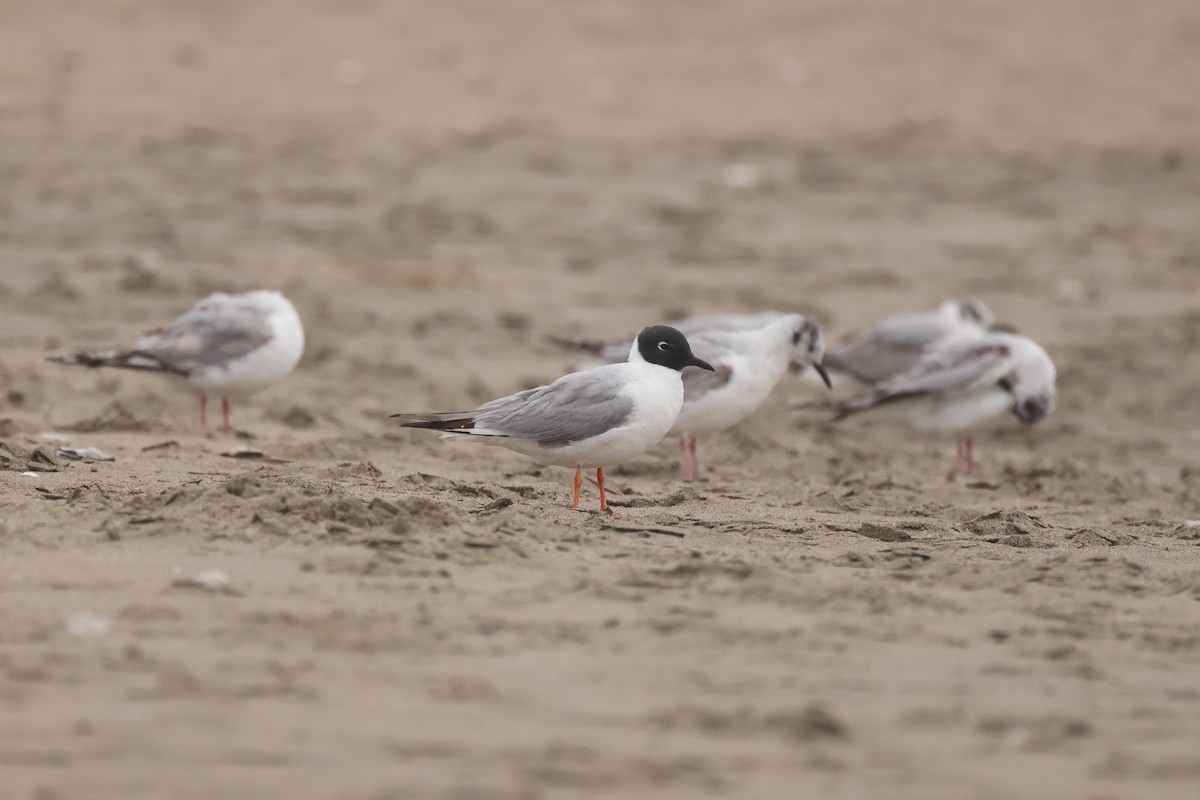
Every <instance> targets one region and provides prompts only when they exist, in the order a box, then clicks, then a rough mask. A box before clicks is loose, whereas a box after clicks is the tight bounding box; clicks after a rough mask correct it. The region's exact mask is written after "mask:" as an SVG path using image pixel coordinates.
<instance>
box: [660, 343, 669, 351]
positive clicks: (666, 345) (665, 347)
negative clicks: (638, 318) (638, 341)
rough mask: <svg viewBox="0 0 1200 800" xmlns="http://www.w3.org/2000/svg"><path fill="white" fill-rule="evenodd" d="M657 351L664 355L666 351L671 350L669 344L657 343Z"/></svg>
mask: <svg viewBox="0 0 1200 800" xmlns="http://www.w3.org/2000/svg"><path fill="white" fill-rule="evenodd" d="M658 349H659V350H662V351H663V352H664V353H665V352H667V351H668V350H670V349H671V345H670V343H669V342H659V343H658Z"/></svg>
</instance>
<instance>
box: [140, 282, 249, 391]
mask: <svg viewBox="0 0 1200 800" xmlns="http://www.w3.org/2000/svg"><path fill="white" fill-rule="evenodd" d="M270 340H271V328H270V324H269V322H268V318H267V315H266V314H264V313H263V312H262V311H261V310H260V309H257V308H255V307H253V306H251V305H248V304H246V303H242V302H239V300H238V298H236V297H232V296H230V295H226V294H219V293H218V294H214V295H212V296H211V297H208V298H205V299H204V300H201V301H200V302H199V303H197V304H196V306H195V307H194V308H193V309H192V310H191V311H188V312H187V313H186V314H184V315H182V316H181V317H179V318H178V319H176V320H175V321H174V322H172V323H171V324H169V325H166V326H164V327H162V328H159V329H157V330H153V331H150V332H148V333H146V334H144V335H143V336H142V337H141V338H139V339H138V341H137V343H136V344H135V345H134V352H135V353H138V354H141V355H146V356H149V357H151V358H154V359H157V360H158V361H160V362H162V363H163V364H164V365H165V366H166V367H168V368H169V369H172V370H175V371H177V372H182V373H184V374H187V373H190V372H192V371H193V370H196V369H199V368H202V367H210V366H218V365H221V364H225V363H228V362H230V361H233V360H235V359H238V358H241V357H242V356H245V355H247V354H249V353H251V352H253V351H254V350H257V349H258V348H260V347H262V346H263V345H265V344H266V343H267V342H269V341H270Z"/></svg>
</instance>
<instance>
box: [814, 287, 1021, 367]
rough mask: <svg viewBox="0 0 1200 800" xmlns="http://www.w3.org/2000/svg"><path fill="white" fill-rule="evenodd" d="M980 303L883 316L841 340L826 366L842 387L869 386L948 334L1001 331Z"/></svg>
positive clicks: (972, 301) (913, 362)
mask: <svg viewBox="0 0 1200 800" xmlns="http://www.w3.org/2000/svg"><path fill="white" fill-rule="evenodd" d="M1006 328H1007V326H1003V325H1001V324H998V323H997V322H996V315H995V314H993V313H992V310H991V309H990V308H988V306H987V304H985V303H984V302H983V301H982V300H977V299H975V298H967V299H963V300H947V301H946V302H944V303H942V304H941V306H939V307H938V310H937V311H931V312H926V313H920V314H900V315H898V316H894V317H888V318H887V319H884V320H882V321H881V322H878V323H876V324H875V325H872V326H871V327H870V328H867V329H865V330H862V331H858V332H857V333H852V334H850V335H848V336H845V337H843V338H841V339H839V340H838V341H836V342H834V343H833V344H831V345H830V346H829V348H828V349H827V350H826V352H825V367H826V368H827V369H828V370H829V372H830V374H831V375H832V376H833V378H834V380H835V381H836V382H837V383H839V384H843V383H846V382H851V383H852V384H854V385H860V386H874V385H875V384H877V383H879V382H881V381H885V380H887V379H888V378H890V377H892V376H893V375H899V374H900V373H901V372H905V371H907V370H909V369H912V368H913V367H914V366H916V365H917V362H919V361H920V360H921V358H922V356H924V354H925V351H926V350H927V349H928V348H929V347H930V346H932V345H934V344H936V343H937V342H940V341H942V340H944V339H946V338H947V337H950V336H965V337H970V338H976V339H978V338H979V337H981V336H983V335H984V334H987V333H989V332H991V331H994V330H1005V329H1006Z"/></svg>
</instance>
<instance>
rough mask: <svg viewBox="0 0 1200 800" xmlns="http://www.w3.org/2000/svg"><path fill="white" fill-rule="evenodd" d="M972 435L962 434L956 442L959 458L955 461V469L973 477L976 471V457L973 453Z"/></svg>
mask: <svg viewBox="0 0 1200 800" xmlns="http://www.w3.org/2000/svg"><path fill="white" fill-rule="evenodd" d="M971 444H972V442H971V437H970V436H960V437H959V438H958V439H957V440H956V441H955V443H954V445H955V447H956V448H957V450H958V458H957V459H955V462H954V471H955V472H957V473H959V474H961V475H964V476H966V477H968V478H969V477H971V475H973V474H974V473H975V459H974V458H973V456H972V453H971Z"/></svg>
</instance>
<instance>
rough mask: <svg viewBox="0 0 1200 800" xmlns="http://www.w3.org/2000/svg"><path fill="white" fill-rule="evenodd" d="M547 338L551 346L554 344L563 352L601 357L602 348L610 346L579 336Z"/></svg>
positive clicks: (606, 343)
mask: <svg viewBox="0 0 1200 800" xmlns="http://www.w3.org/2000/svg"><path fill="white" fill-rule="evenodd" d="M547 338H548V339H549V340H550V343H551V344H556V345H558V346H559V347H561V348H563V349H564V350H578V351H580V352H583V353H591V354H592V355H594V356H598V355H602V354H603V353H604V348H606V347H608V346H609V345H611V344H612V342H607V341H605V340H604V339H587V338H584V337H581V336H549V337H547Z"/></svg>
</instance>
